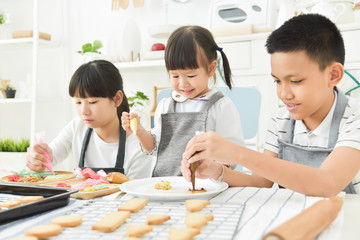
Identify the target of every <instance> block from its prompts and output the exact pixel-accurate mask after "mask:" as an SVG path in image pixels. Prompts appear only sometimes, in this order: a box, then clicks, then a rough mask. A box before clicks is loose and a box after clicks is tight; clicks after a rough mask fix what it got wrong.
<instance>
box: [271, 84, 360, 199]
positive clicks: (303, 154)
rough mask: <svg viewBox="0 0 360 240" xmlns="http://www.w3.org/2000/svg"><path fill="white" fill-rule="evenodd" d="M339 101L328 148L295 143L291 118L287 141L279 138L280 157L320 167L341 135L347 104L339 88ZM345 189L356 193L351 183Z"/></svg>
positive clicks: (347, 191) (293, 124)
mask: <svg viewBox="0 0 360 240" xmlns="http://www.w3.org/2000/svg"><path fill="white" fill-rule="evenodd" d="M335 90H336V91H337V93H338V94H337V102H336V105H335V110H334V115H333V119H332V122H331V127H330V134H329V142H328V147H327V148H316V149H314V148H307V147H301V146H297V145H294V144H293V138H294V126H295V121H294V119H292V118H291V119H290V123H289V126H288V129H287V132H286V136H285V141H283V140H281V139H278V142H279V158H281V159H284V160H287V161H290V162H294V163H300V164H303V165H307V166H311V167H316V168H319V167H320V165H321V164H322V163H323V161H324V160H325V159H326V158H327V156H328V155H329V154H330V153H331V152H332V150H333V149H334V147H335V144H336V142H337V139H338V136H339V127H340V121H341V118H342V116H343V115H344V111H345V108H346V105H347V98H346V96H345V94H344V93H343V92H341V91H339V90H337V89H336V88H335ZM344 191H345V192H346V193H356V191H355V189H354V186H353V184H352V183H350V184H349V185H348V186H347V187H346V188H345V189H344Z"/></svg>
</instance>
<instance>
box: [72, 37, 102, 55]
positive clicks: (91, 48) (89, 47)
mask: <svg viewBox="0 0 360 240" xmlns="http://www.w3.org/2000/svg"><path fill="white" fill-rule="evenodd" d="M102 46H103V45H102V43H101V41H100V40H95V41H94V43H93V44H91V43H85V44H84V45H82V51H77V52H78V53H80V54H84V53H86V52H95V53H100V52H99V51H97V50H98V49H100V48H102Z"/></svg>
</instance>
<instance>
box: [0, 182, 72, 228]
mask: <svg viewBox="0 0 360 240" xmlns="http://www.w3.org/2000/svg"><path fill="white" fill-rule="evenodd" d="M77 191H78V190H75V189H64V188H54V187H45V186H34V185H26V184H13V183H0V193H1V196H2V199H1V201H4V200H15V199H17V198H19V197H20V196H40V195H41V196H44V198H43V199H42V200H40V201H36V202H31V203H23V204H21V205H19V206H16V207H13V208H8V209H6V208H3V209H1V211H0V225H1V224H5V223H7V222H11V221H14V220H16V219H20V218H24V217H27V216H30V215H33V214H37V213H41V212H45V211H48V210H50V209H54V208H59V207H62V206H65V205H67V204H68V203H69V198H70V195H71V194H74V193H76V192H77Z"/></svg>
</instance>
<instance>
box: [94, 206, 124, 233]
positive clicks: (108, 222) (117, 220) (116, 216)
mask: <svg viewBox="0 0 360 240" xmlns="http://www.w3.org/2000/svg"><path fill="white" fill-rule="evenodd" d="M129 217H130V212H129V211H114V212H110V213H108V214H107V215H106V216H105V217H103V218H102V219H100V220H99V221H98V222H97V223H95V224H94V225H93V226H92V230H97V231H100V232H113V231H114V230H115V229H117V228H118V227H120V226H121V224H123V223H124V222H125V221H126V219H128V218H129Z"/></svg>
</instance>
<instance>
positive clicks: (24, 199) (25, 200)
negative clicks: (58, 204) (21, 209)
mask: <svg viewBox="0 0 360 240" xmlns="http://www.w3.org/2000/svg"><path fill="white" fill-rule="evenodd" d="M43 198H44V197H43V196H24V197H21V198H19V199H18V200H19V201H20V202H21V203H29V202H36V201H40V200H42V199H43Z"/></svg>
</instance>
